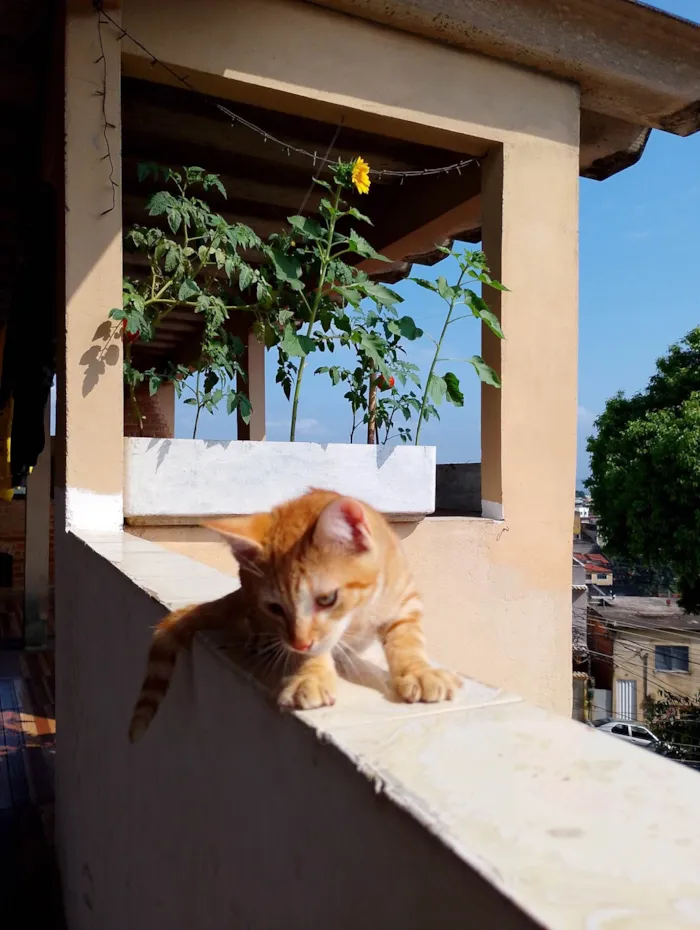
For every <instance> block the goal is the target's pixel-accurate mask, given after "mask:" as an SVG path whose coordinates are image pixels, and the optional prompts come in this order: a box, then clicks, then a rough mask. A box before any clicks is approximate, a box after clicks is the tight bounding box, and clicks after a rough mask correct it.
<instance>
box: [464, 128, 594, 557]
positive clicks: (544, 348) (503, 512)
mask: <svg viewBox="0 0 700 930" xmlns="http://www.w3.org/2000/svg"><path fill="white" fill-rule="evenodd" d="M482 216H483V226H482V228H483V247H484V251H485V252H486V256H487V259H488V261H489V264H490V267H491V272H492V274H493V276H494V277H495V278H497V279H498V280H500V281H501V282H502V283H503V284H505V285H506V286H507V287H508V288H509V289H510V290H509V291H508V292H503V293H501V292H498V291H493V290H491V289H489V288H485V289H484V296H485V297H486V298H487V299H488V302H489V304H490V305H491V307H492V309H493V310H494V311H495V312H496V313H497V314H498V316H499V317H500V319H501V325H502V328H503V331H504V333H505V339H504V340H503V341H500V340H498V339H496V338H495V337H494V336H493V335H492V334H491V333H486V334H485V335H484V339H483V355H484V358H485V359H486V361H487V362H489V364H491V365H492V366H493V368H495V369H496V371H497V372H499V374H500V376H501V379H502V382H503V384H502V388H501V389H500V390H498V389H495V388H492V387H484V389H483V394H482V415H481V420H482V422H481V435H482V498H483V510H484V516H490V517H495V518H497V519H502V518H504V519H505V521H506V523H512V524H515V525H518V526H523V527H526V526H529V527H530V531H529V532H534V530H535V529H537V530H538V532H547V533H548V534H552V533H553V532H556V533H557V535H558V538H561V540H562V541H563V543H564V544H565V545H566V550H567V557H566V559H565V561H564V563H563V570H565V571H566V572H567V573H570V571H571V566H570V563H571V558H570V556H571V508H572V501H573V493H574V481H575V464H576V357H577V341H578V149H577V147H576V146H575V145H562V144H559V143H556V142H549V141H548V140H536V139H531V140H523V141H522V142H520V143H518V144H512V145H511V144H508V143H506V144H505V145H503V146H499V147H498V149H496V150H494V151H493V152H492V153H491V154H490V155H488V157H487V158H486V159H485V161H484V168H483V188H482ZM562 473H564V475H565V479H566V480H563V476H562ZM531 541H532V544H533V545H536V543H535V539H534V537H531ZM548 545H549V542H548Z"/></svg>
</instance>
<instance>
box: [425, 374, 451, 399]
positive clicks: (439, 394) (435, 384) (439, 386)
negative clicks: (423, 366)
mask: <svg viewBox="0 0 700 930" xmlns="http://www.w3.org/2000/svg"><path fill="white" fill-rule="evenodd" d="M427 389H428V397H429V398H430V399H431V400H432V401H433V402H434V403H435V404H441V403H442V401H443V398H444V396H445V394H446V393H447V382H446V381H445V379H444V378H441V377H440V376H439V375H436V374H432V375H431V376H430V380H429V381H428V385H427Z"/></svg>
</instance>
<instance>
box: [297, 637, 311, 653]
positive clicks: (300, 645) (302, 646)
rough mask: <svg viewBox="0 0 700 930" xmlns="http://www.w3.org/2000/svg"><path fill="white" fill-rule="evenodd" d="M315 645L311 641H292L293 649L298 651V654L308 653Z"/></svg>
mask: <svg viewBox="0 0 700 930" xmlns="http://www.w3.org/2000/svg"><path fill="white" fill-rule="evenodd" d="M312 645H313V643H312V642H311V640H310V639H308V640H305V639H294V640H292V649H296V651H297V652H308V651H309V649H311V647H312Z"/></svg>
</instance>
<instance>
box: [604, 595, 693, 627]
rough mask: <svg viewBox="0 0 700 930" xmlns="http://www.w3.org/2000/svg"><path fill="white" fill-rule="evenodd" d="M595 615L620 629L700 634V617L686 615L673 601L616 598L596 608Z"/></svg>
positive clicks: (670, 599)
mask: <svg viewBox="0 0 700 930" xmlns="http://www.w3.org/2000/svg"><path fill="white" fill-rule="evenodd" d="M593 612H594V614H595V615H596V616H598V617H600V618H601V619H602V620H605V621H606V622H607V623H611V624H613V625H614V626H619V627H636V628H643V629H649V630H659V629H664V630H676V631H682V632H700V616H697V615H693V614H686V613H684V612H683V610H682V609H681V608H680V607H679V606H678V602H677V601H676V600H674V599H673V598H663V597H631V596H629V597H616V598H615V600H614V601H612V600H610V599H607V600H606V601H605V602H604V603H603V604H602V605H600V606H597V605H596V606H595V607H594V608H593Z"/></svg>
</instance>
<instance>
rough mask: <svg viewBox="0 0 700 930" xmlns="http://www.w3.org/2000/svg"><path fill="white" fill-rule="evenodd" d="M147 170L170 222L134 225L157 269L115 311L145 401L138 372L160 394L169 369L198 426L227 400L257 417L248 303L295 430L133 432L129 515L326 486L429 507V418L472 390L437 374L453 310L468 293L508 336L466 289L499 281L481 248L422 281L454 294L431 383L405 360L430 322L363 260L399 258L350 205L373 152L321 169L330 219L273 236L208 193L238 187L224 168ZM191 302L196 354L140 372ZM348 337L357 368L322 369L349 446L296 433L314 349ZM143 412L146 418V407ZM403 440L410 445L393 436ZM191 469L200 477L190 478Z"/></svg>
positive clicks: (471, 303)
mask: <svg viewBox="0 0 700 930" xmlns="http://www.w3.org/2000/svg"><path fill="white" fill-rule="evenodd" d="M139 173H140V176H141V177H142V178H143V179H145V178H155V179H159V180H160V179H162V180H163V181H164V183H165V189H164V190H162V191H158V192H157V193H156V194H154V196H153V197H151V199H150V200H149V202H148V205H147V209H148V212H149V215H150V216H152V217H155V218H158V219H157V223H158V225H154V226H150V227H148V226H135V227H134V228H132V229H131V230H130V231H129V233H128V234H127V246H128V247H129V248H132V249H136V250H137V251H139V252H141V253H142V254H143V255H144V256H145V258H146V260H147V267H148V273H147V274H146V275H144V276H141V277H140V278H139V279H137V280H134V279H133V278H125V282H124V300H123V306H122V307H121V308H118V309H115V310H113V311H112V317H113V318H114V319H115V320H117V321H120V322H119V325H121V326H122V327H123V329H124V338H125V360H124V375H125V383H126V385H127V387H128V390H129V394H130V398H131V403H132V404H133V405H134V406H135V408H136V409H138V405H137V399H136V387H137V386H138V385H139V384H142V383H145V384H147V385H148V388H149V390H150V391H151V393H155V392H156V391H157V390H158V389H159V388H160V387H161V385H162V384H163V383H165V382H168V381H170V382H173V383H174V385H175V389H176V390H177V392H178V395H179V396H182V395H183V394H187V395H188V396H187V397H186V398H185V402H186V403H191V404H194V405H196V406H197V416H196V418H195V436H196V426H197V423H198V421H199V415H200V413H201V412H202V411H210V412H211V411H213V410H214V409H216V408H217V407H218V406H219V405H220V404H224V403H225V404H226V409H227V410H228V412H229V413H232V412H233V411H234V410H237V411H238V412H239V414H240V415H241V417H242V418H243V419H244V420H245V419H247V418H249V417H250V415H251V405H250V400H249V398H248V397H247V394H246V393H245V391H244V390H242V389H241V385H242V384H243V385H244V384H245V378H246V372H245V371H244V370H243V367H242V365H241V358H242V355H243V344H242V342H241V340H240V339H239V338H237V337H235V336H232V335H231V333H230V329H229V323H230V321H231V319H232V318H233V317H237V318H239V319H240V317H241V315H244V316H245V319H246V321H247V322H246V325H247V327H248V328H250V329H251V330H252V331H253V332H254V333H255V335H256V337H257V338H258V339H259V341H260V342H262V343H264V344H265V346H266V347H267V348H268V350H270V351H271V352H274V353H276V356H277V375H276V380H277V383H278V384H280V385H281V387H282V389H283V391H284V392H285V394H286V396H287V398H288V399H289V401H290V436H289V438H290V442H289V443H271V442H270V443H244V442H227V443H215V444H212V443H206V442H201V441H194V442H193V440H163V441H159V442H154V441H153V440H147V439H145V438H144V439H140V438H136V439H130V440H127V449H126V463H127V483H126V488H127V490H126V509H127V514H128V515H130V516H140V517H146V516H150V517H155V516H161V515H173V513H172V512H173V509H176V510H177V512H178V515H181V516H196V515H200V514H205V513H212V512H218V513H221V512H227V513H234V512H235V513H245V512H252V511H254V510H256V509H260V508H266V507H269V506H271V505H272V504H274V503H276V502H277V501H281V500H283V499H285V498H288V497H290V496H292V495H293V494H294V493H298V492H299V491H300V490H302V489H303V488H304V487H307V486H309V485H313V484H321V485H326V486H334V487H337V488H338V489H339V490H343V491H346V492H347V493H352V494H355V495H356V496H358V497H364V498H365V499H366V500H368V501H369V502H370V503H374V504H375V505H376V506H378V507H379V508H380V509H382V510H384V511H385V512H391V513H403V514H411V515H420V514H425V513H429V512H431V511H432V510H433V509H434V497H435V451H434V449H433V448H432V447H421V446H419V445H418V439H419V436H420V430H421V427H422V424H423V423H424V422H425V420H426V419H428V418H429V417H431V416H438V410H437V407H438V405H439V403H440V402H441V401H442V400H443V399H445V398H446V399H447V400H448V401H450V402H452V403H454V404H457V405H459V404H460V402H461V392H460V390H459V380H458V378H457V376H456V375H455V374H454V373H453V372H449V371H448V372H445V373H443V374H441V373H440V371H439V368H440V365H441V361H442V359H441V351H442V346H443V342H444V339H445V335H446V333H447V330H448V328H449V326H451V325H452V323H454V322H456V319H457V318H461V316H460V317H455V312H454V311H455V309H456V307H457V306H458V305H466V306H467V307H468V308H469V312H470V313H471V314H472V315H474V316H476V317H478V318H479V319H481V320H482V321H483V322H484V323H485V324H486V325H488V326H490V328H491V329H492V330H493V331H494V332H495V333H496V334H497V335H502V334H501V333H500V328H499V327H498V322H497V320H496V318H495V316H493V314H491V313H490V311H489V310H488V307H487V306H486V304H485V303H484V301H483V300H482V299H481V298H480V297H478V295H476V294H475V293H474V292H473V291H472V290H470V289H469V288H467V287H466V281H467V280H469V279H470V278H471V279H478V280H479V281H480V282H482V283H485V284H490V285H491V286H497V287H500V285H498V284H497V283H496V282H493V281H492V280H491V279H490V277H489V275H488V271H487V269H486V267H485V263H484V260H483V256H482V255H481V253H464V255H462V256H460V257H458V261H459V262H460V269H461V271H462V274H461V276H460V279H459V281H458V282H457V283H456V284H455V285H453V286H450V285H448V284H447V283H446V282H445V281H444V279H442V278H438V279H437V282H435V283H432V282H429V281H425V280H422V279H416V280H417V283H418V284H420V285H421V286H422V287H427V288H430V289H432V290H436V291H437V292H438V293H439V294H440V295H441V296H442V297H443V299H444V300H445V301H446V306H447V310H446V319H445V322H444V326H443V329H442V333H441V335H440V337H439V338H438V339H437V340H433V341H434V343H435V348H436V352H435V358H434V360H433V363H432V365H431V368H430V372H429V375H428V379H427V381H426V385H425V388H422V387H421V383H420V378H419V372H418V369H417V367H416V366H414V365H412V364H411V363H410V362H409V361H408V360H407V359H406V358H405V343H406V342H409V341H415V340H416V339H419V338H421V337H422V336H423V332H422V330H421V329H419V327H417V326H416V324H415V321H414V320H413V319H412V318H411V317H409V316H407V315H405V314H404V315H401V314H400V312H399V310H398V309H397V308H398V307H399V306H400V304H401V302H402V298H401V296H400V295H399V294H398V293H397V292H396V291H394V290H393V289H391V288H389V287H387V286H385V285H383V284H380V283H377V282H375V281H373V280H372V279H371V278H370V277H369V276H368V275H367V274H366V273H365V272H364V271H363V270H362V268H361V263H362V261H363V260H365V259H372V260H380V261H381V260H386V259H383V256H381V255H380V254H379V253H377V252H376V250H375V249H374V248H373V247H372V246H371V245H370V243H369V242H368V240H367V239H366V238H364V237H363V236H361V235H360V234H359V233H358V232H357V231H356V228H355V226H356V225H357V224H359V223H365V224H368V223H370V220H369V218H368V217H367V216H365V215H364V214H362V213H361V212H360V211H359V210H358V209H357V208H356V207H355V206H354V205H351V204H349V203H347V202H346V199H347V197H348V193H349V192H351V191H353V190H354V191H356V192H357V193H359V194H367V193H368V192H369V189H370V184H371V179H370V169H369V166H368V165H367V164H366V162H364V161H363V159H361V158H358V159H356V160H354V161H353V162H338V163H336V164H335V165H333V166H332V168H331V172H330V180H325V179H320V178H319V179H316V183H317V184H318V185H320V186H321V187H322V188H324V189H325V194H326V195H325V196H323V197H322V199H321V201H320V205H319V209H318V213H317V215H316V216H314V217H308V216H290V217H289V218H288V223H289V229H288V230H287V231H281V232H280V233H278V234H275V235H273V236H271V237H270V239H269V240H268V241H267V242H263V241H261V240H260V238H259V237H258V236H257V235H256V234H255V233H254V232H253V231H252V230H251V229H249V228H248V227H246V226H244V225H242V224H229V223H227V222H226V220H225V219H224V218H223V217H222V216H221V215H220V214H218V213H216V212H215V211H213V210H212V209H211V208H210V206H209V204H208V203H207V202H206V201H205V200H204V199H202V197H200V196H199V192H200V190H201V192H202V193H203V194H204V195H207V194H209V193H211V192H213V191H218V193H219V194H221V195H223V196H225V190H224V189H223V185H222V184H221V181H220V179H219V178H218V177H217V176H216V175H212V174H207V173H206V172H205V171H204V170H203V169H201V168H186V169H183V171H181V172H176V171H173V170H171V169H168V168H165V169H163V168H159V167H158V166H156V165H143V166H141V167H140V168H139ZM164 220H165V222H163V221H164ZM166 224H167V225H166ZM164 227H165V228H164ZM251 250H255V251H256V253H257V254H258V256H259V261H258V262H257V263H256V264H253V262H251V261H250V260H249V259H248V257H247V256H248V255H249V253H250V251H251ZM445 252H446V254H450V253H449V252H448V250H445ZM184 308H186V309H188V310H189V311H191V313H192V314H197V315H199V316H200V317H201V319H202V320H203V325H202V329H201V339H200V343H199V345H198V346H197V351H196V352H195V353H194V355H195V358H194V360H193V361H192V362H190V364H188V365H185V364H184V363H183V362H182V361H181V360H177V359H174V360H171V361H169V362H168V363H167V364H166V365H164V366H161V368H160V369H159V370H156V368H155V367H150V368H146V369H143V370H142V369H139V368H138V367H137V366H136V365H135V363H134V354H133V347H134V345H138V344H141V343H148V341H150V340H152V339H154V338H155V337H156V336H157V334H158V329H159V327H160V326H161V324H162V323H163V321H164V320H165V319H166V318H167V316H168V315H169V314H170V313H171V312H172V311H173V310H174V309H179V310H183V309H184ZM339 348H343V349H346V350H350V352H351V353H352V357H353V358H354V360H355V364H354V365H353V367H352V368H348V367H343V366H342V365H333V364H328V365H320V366H318V367H317V368H316V369H315V372H316V374H320V375H323V374H325V375H327V376H328V377H329V378H330V380H331V382H332V383H333V384H334V385H339V384H342V385H343V386H344V387H346V388H347V391H346V394H345V396H346V398H347V399H348V401H349V404H350V408H351V413H352V426H351V429H350V437H349V438H350V442H349V443H347V444H335V443H333V444H328V445H325V446H322V445H319V444H316V443H299V442H297V441H296V426H297V421H298V412H299V407H300V401H301V396H302V387H303V384H304V376H305V374H306V369H307V367H308V364H309V360H310V358H311V356H312V355H314V353H327V354H328V355H329V356H331V355H333V354H334V353H335V351H336V350H337V349H339ZM345 354H346V356H347V352H346V353H345ZM469 361H471V363H472V365H473V366H474V367H475V368H476V370H477V373H478V374H479V376H480V377H481V378H482V380H485V381H487V382H488V383H491V384H493V385H494V386H497V378H496V376H495V374H494V373H493V372H492V371H491V369H489V368H488V366H486V365H485V363H484V362H483V360H481V359H478V358H476V357H475V358H473V359H471V360H469ZM234 377H235V378H236V383H235V384H234V381H233V379H234ZM413 418H415V419H416V424H415V427H412V425H411V422H410V421H411V420H412V419H413ZM138 419H139V421H140V422H142V418H141V415H140V413H138ZM360 425H362V426H364V427H366V443H364V444H362V445H361V444H359V443H357V442H356V441H355V440H356V439H357V438H359V434H358V428H359V426H360ZM412 430H414V432H413V431H412ZM362 432H363V433H364V430H363V431H362ZM393 438H398V439H399V440H400V441H401V442H402V444H403V445H402V446H401V447H397V448H395V447H391V446H389V445H387V443H388V442H390V441H391V440H392V439H393ZM411 443H414V444H413V445H411ZM193 474H196V475H197V476H201V478H200V479H199V480H197V481H193V480H192V475H193ZM266 476H269V479H270V480H267V481H266V480H264V479H265V477H266ZM234 478H235V480H232V479H234Z"/></svg>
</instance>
